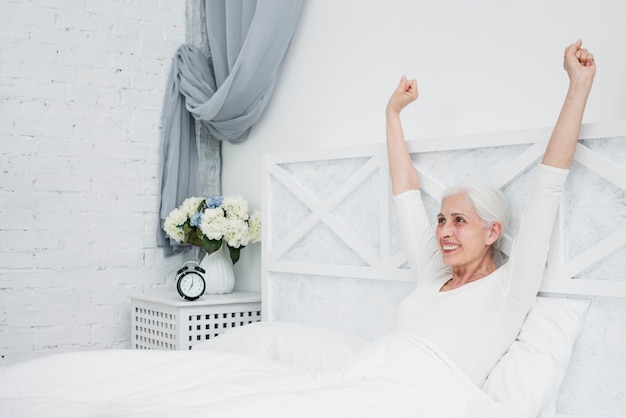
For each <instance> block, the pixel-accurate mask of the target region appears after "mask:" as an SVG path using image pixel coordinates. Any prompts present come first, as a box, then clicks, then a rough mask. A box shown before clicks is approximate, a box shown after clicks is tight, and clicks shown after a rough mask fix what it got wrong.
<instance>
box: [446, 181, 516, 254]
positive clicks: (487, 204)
mask: <svg viewBox="0 0 626 418" xmlns="http://www.w3.org/2000/svg"><path fill="white" fill-rule="evenodd" d="M459 193H461V194H464V195H465V196H467V198H468V199H469V201H470V202H471V203H472V205H473V206H474V209H475V210H476V213H477V214H478V216H479V217H480V219H481V221H482V224H483V226H485V227H488V226H490V225H491V224H492V223H493V222H499V223H500V224H502V232H501V233H500V236H499V237H498V240H497V241H496V242H494V244H493V245H492V249H495V250H498V249H500V243H501V242H502V235H503V234H504V231H506V228H507V226H508V224H509V216H510V214H509V206H508V204H507V201H506V198H505V197H504V193H502V191H501V190H500V189H499V188H497V187H495V186H494V185H492V184H490V183H488V182H485V181H480V180H468V181H465V182H463V183H460V184H458V185H456V186H452V187H449V188H448V189H446V190H445V191H444V192H443V197H442V200H443V199H445V198H446V197H448V196H452V195H455V194H459Z"/></svg>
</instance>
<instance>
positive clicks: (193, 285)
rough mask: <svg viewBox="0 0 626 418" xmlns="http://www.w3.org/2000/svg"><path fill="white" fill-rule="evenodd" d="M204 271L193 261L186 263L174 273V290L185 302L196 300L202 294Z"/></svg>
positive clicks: (204, 283) (204, 285)
mask: <svg viewBox="0 0 626 418" xmlns="http://www.w3.org/2000/svg"><path fill="white" fill-rule="evenodd" d="M205 273H206V271H205V270H204V269H203V268H202V267H200V265H199V264H198V263H196V262H195V261H187V262H186V263H185V264H183V266H182V267H181V268H180V270H178V271H177V272H176V289H177V290H178V294H179V295H180V296H182V297H183V298H184V299H187V300H196V299H198V298H199V297H200V296H202V295H203V294H204V290H205V289H206V282H205V281H204V274H205Z"/></svg>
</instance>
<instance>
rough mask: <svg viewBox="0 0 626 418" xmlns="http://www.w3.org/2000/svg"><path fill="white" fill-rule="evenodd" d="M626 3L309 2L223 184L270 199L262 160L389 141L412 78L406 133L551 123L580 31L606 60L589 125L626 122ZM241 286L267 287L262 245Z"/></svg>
mask: <svg viewBox="0 0 626 418" xmlns="http://www.w3.org/2000/svg"><path fill="white" fill-rule="evenodd" d="M625 15H626V3H624V2H623V1H620V0H598V1H591V0H555V1H549V2H547V1H542V0H532V1H524V2H513V1H502V0H474V1H471V2H468V1H461V0H456V1H444V2H433V1H423V0H422V1H416V0H393V1H377V0H360V1H356V0H354V1H335V0H314V1H313V0H310V1H308V2H305V4H304V7H303V10H302V14H301V19H300V25H299V27H298V29H297V32H296V34H295V37H294V39H293V43H292V45H291V49H290V51H289V53H288V57H287V59H286V62H285V65H284V67H283V72H282V77H281V80H280V82H279V84H278V87H277V89H276V92H275V95H274V97H273V100H272V102H271V104H270V106H269V107H268V109H267V111H266V114H265V115H264V117H263V119H262V120H261V122H260V123H259V124H258V125H256V126H255V127H254V128H253V130H252V132H251V134H250V137H249V139H248V141H247V142H245V143H244V144H241V145H232V144H224V147H223V158H224V168H223V175H222V179H223V180H222V181H223V188H224V192H225V193H227V194H234V193H237V194H242V195H244V196H245V197H246V198H248V200H249V201H250V204H251V206H253V207H257V208H259V207H260V206H261V189H262V185H261V183H260V181H261V180H260V175H259V174H260V172H261V167H262V155H263V154H265V153H274V152H280V151H283V150H302V149H308V148H317V147H332V146H343V145H351V144H362V143H377V142H383V141H384V134H385V131H384V129H385V126H384V125H385V121H384V108H385V105H386V102H387V99H388V97H389V95H390V94H391V91H392V90H393V89H394V88H395V87H396V85H397V82H398V80H399V78H400V76H401V75H402V74H407V75H408V76H409V77H414V78H417V79H418V84H419V90H420V99H419V100H418V102H417V103H415V104H413V105H412V107H410V108H408V109H407V110H405V112H404V124H405V134H406V136H407V138H410V139H419V138H430V137H439V136H445V135H456V134H466V133H481V132H495V131H506V130H514V129H524V128H535V127H544V126H552V125H553V124H554V122H555V120H556V117H557V115H558V112H559V110H560V107H561V104H562V101H563V98H564V95H565V90H566V88H567V75H566V73H565V71H563V69H562V57H563V51H564V49H565V47H566V46H567V45H568V44H570V43H572V42H574V41H575V40H576V39H577V38H579V37H580V38H581V39H583V41H584V45H585V46H586V47H588V48H589V49H590V50H591V51H592V52H593V53H594V54H595V55H596V57H597V64H598V74H597V76H596V80H595V84H594V90H593V92H592V94H591V97H590V99H589V102H588V106H587V112H586V115H585V122H601V121H610V120H616V119H624V118H626V77H624V74H626V48H624V42H625V41H626V26H625V25H624V23H623V16H625ZM236 273H237V276H238V279H237V280H238V285H237V286H238V287H241V288H247V289H251V290H258V289H260V279H259V277H260V247H259V246H258V245H257V246H251V247H249V248H246V249H244V253H243V255H242V259H241V261H240V262H239V264H238V265H237V266H236Z"/></svg>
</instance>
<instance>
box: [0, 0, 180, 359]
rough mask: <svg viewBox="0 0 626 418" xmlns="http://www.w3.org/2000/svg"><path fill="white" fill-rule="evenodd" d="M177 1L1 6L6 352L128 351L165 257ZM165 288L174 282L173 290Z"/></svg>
mask: <svg viewBox="0 0 626 418" xmlns="http://www.w3.org/2000/svg"><path fill="white" fill-rule="evenodd" d="M184 22H185V2H184V1H180V0H160V1H158V2H155V1H150V0H138V1H132V2H129V1H109V0H46V1H41V0H15V1H13V0H0V39H1V41H0V354H1V355H2V356H4V360H5V362H6V363H7V364H10V363H14V362H17V361H20V360H25V359H28V358H31V357H35V356H38V355H41V354H43V353H49V352H52V351H55V352H58V351H69V350H77V349H94V348H112V347H113V348H127V347H129V346H130V345H129V339H130V312H129V307H130V295H131V294H132V293H135V292H141V291H144V290H150V289H152V288H155V287H159V286H162V285H163V284H164V283H166V282H167V280H168V279H169V278H172V279H173V277H174V272H175V271H176V269H177V268H178V267H180V265H181V264H182V263H181V260H180V258H179V257H174V258H170V259H167V260H164V259H163V255H162V251H161V250H160V249H157V248H156V240H155V230H156V227H157V216H156V213H157V202H158V197H157V192H158V182H159V180H158V179H159V177H158V156H159V125H160V120H159V119H160V114H161V104H162V102H163V90H164V87H165V81H166V76H167V72H168V70H169V66H170V62H171V58H172V56H173V54H174V51H175V50H176V48H177V47H178V46H179V45H180V44H181V43H182V42H184V38H185V36H184V35H185V27H184ZM169 283H170V284H171V283H173V280H170V281H169Z"/></svg>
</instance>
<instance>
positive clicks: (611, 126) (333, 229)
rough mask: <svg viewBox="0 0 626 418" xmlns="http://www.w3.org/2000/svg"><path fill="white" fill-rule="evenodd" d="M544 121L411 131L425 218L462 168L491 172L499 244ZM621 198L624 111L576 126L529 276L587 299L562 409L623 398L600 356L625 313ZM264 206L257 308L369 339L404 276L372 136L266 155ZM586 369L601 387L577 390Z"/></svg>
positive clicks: (625, 230) (385, 319) (625, 180)
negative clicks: (543, 259)
mask: <svg viewBox="0 0 626 418" xmlns="http://www.w3.org/2000/svg"><path fill="white" fill-rule="evenodd" d="M550 133H551V128H538V129H529V130H521V131H513V132H503V133H489V134H483V135H468V136H457V137H449V138H437V139H426V140H413V141H409V142H408V146H409V151H410V153H411V155H412V158H413V161H414V162H415V165H416V167H417V168H418V171H419V174H420V181H421V184H422V188H423V190H424V192H425V193H426V194H427V195H428V196H429V198H428V197H427V202H426V206H427V211H430V212H432V218H433V219H435V216H434V214H435V213H436V210H437V209H438V205H439V200H440V196H441V193H442V191H443V190H444V189H445V188H446V187H447V186H449V185H451V184H454V183H457V182H458V181H461V180H463V179H465V178H469V177H474V178H487V179H490V180H491V181H492V182H494V183H496V184H497V185H498V186H499V187H501V189H502V190H503V191H504V192H505V195H507V197H508V198H509V201H510V202H511V212H512V221H511V227H510V232H508V233H507V234H506V235H505V239H504V243H503V244H504V245H503V251H504V253H508V251H509V249H510V245H511V242H512V238H513V237H514V236H515V233H516V227H517V221H518V220H519V215H520V213H521V209H522V206H523V202H524V196H525V191H526V188H527V185H528V181H529V179H531V178H532V171H533V170H534V167H536V165H537V163H538V161H539V159H540V158H541V156H542V155H543V152H544V150H545V145H546V142H547V140H548V138H549V136H550ZM625 196H626V121H616V122H610V123H600V124H586V125H583V129H582V132H581V137H580V141H579V146H578V148H577V152H576V156H575V162H574V165H573V166H572V170H571V173H570V176H569V178H568V183H567V184H566V193H565V196H564V197H563V199H562V203H561V207H560V210H559V213H558V215H557V222H556V224H555V230H554V233H553V238H552V244H551V249H550V253H549V257H548V263H547V268H546V275H545V278H544V281H543V285H542V288H541V292H542V293H543V294H547V295H565V296H567V297H572V298H584V299H590V300H591V301H592V305H591V308H590V311H589V314H588V316H587V321H586V326H585V328H584V329H583V332H582V333H581V337H580V338H579V341H578V342H577V346H576V347H575V351H574V354H573V359H572V362H571V365H570V369H571V370H569V371H568V374H567V375H566V379H565V381H564V383H563V386H562V389H561V398H560V401H559V407H560V410H561V412H563V413H571V414H574V415H572V416H577V414H582V415H588V414H589V412H588V411H587V410H585V408H583V407H581V405H583V402H585V401H588V402H592V404H593V408H596V409H593V411H596V410H598V409H597V408H607V406H606V402H605V401H606V400H608V402H609V403H610V399H611V398H613V399H619V398H620V397H621V399H624V398H625V396H626V395H625V393H624V392H625V390H626V389H625V388H623V381H622V380H621V379H622V377H621V376H618V375H619V374H622V373H624V372H625V371H624V370H619V369H617V370H616V369H615V368H613V367H612V366H611V365H610V364H606V363H608V362H610V361H611V359H614V358H615V353H616V352H617V351H615V352H613V351H611V350H609V352H608V353H607V352H606V351H607V350H606V344H604V343H602V342H601V341H603V340H605V339H606V338H612V339H613V340H611V344H613V343H615V344H619V345H621V346H622V347H623V346H624V345H625V344H626V336H625V335H624V333H623V332H622V331H621V328H620V324H619V322H621V323H622V324H623V323H624V321H625V320H626V310H625V309H624V299H623V298H626V210H625V203H626V197H625ZM263 217H264V219H263V222H264V232H263V234H264V236H263V243H264V245H263V250H262V251H263V255H262V260H263V261H262V263H263V265H262V275H263V277H262V280H263V281H262V283H263V285H262V286H263V289H262V294H263V318H264V319H265V320H285V321H299V322H309V323H315V324H322V325H330V326H332V327H335V328H337V329H340V330H347V331H351V332H356V333H359V334H361V335H364V336H366V337H370V338H373V337H376V336H378V335H382V334H383V333H385V332H386V330H388V329H389V324H390V320H391V319H390V318H391V316H392V312H393V309H394V307H395V305H396V304H397V302H398V301H399V300H401V299H402V298H403V297H404V296H405V295H406V294H408V293H409V292H410V291H411V290H412V286H413V285H412V278H411V275H410V272H409V269H408V267H407V263H406V257H405V255H404V253H403V250H402V248H401V244H400V240H399V237H398V235H399V234H398V233H397V232H398V231H397V222H396V219H395V213H394V210H393V205H392V200H391V190H390V182H389V177H388V167H387V156H386V148H385V144H384V143H379V144H370V145H360V146H351V147H338V148H332V149H313V150H306V151H298V152H290V153H281V154H273V155H268V156H266V159H265V168H264V190H263ZM600 325H601V327H600ZM602 333H604V334H602ZM607 333H608V334H607ZM611 347H613V346H612V345H611ZM611 347H610V348H611ZM615 350H619V349H618V348H615ZM602 362H604V363H602ZM590 373H591V374H592V375H591V376H590V375H589V374H590ZM589 379H591V380H593V379H597V380H598V381H600V379H602V380H603V381H604V382H605V384H604V385H603V386H602V387H603V388H609V389H607V390H605V389H602V388H597V389H596V390H592V391H591V392H592V393H588V392H589V390H588V389H587V390H586V391H585V390H584V388H585V382H589ZM583 393H585V394H584V395H583ZM622 402H623V401H622ZM601 403H602V405H600V404H601ZM622 406H623V405H622ZM611 407H614V405H613V406H610V405H609V406H608V408H611ZM563 416H564V415H563Z"/></svg>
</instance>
